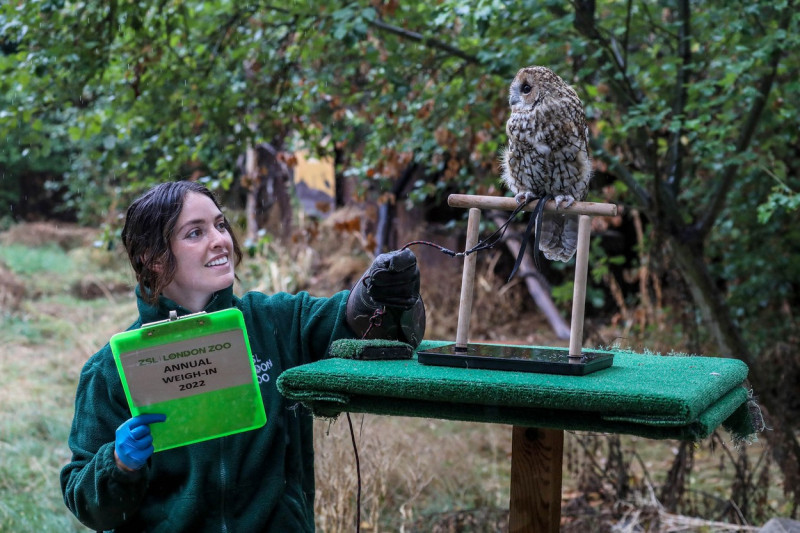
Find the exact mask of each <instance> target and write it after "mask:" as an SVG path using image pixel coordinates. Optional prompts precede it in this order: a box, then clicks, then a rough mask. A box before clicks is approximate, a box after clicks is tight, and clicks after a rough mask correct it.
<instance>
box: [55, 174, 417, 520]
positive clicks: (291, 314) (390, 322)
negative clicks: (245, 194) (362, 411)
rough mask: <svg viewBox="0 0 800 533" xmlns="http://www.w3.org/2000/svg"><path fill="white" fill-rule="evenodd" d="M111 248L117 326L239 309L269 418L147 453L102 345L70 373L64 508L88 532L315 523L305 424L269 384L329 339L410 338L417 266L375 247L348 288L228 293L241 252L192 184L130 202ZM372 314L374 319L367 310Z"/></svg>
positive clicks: (157, 418)
mask: <svg viewBox="0 0 800 533" xmlns="http://www.w3.org/2000/svg"><path fill="white" fill-rule="evenodd" d="M122 242H123V244H124V246H125V249H126V250H127V253H128V257H129V259H130V262H131V265H132V267H133V269H134V271H135V273H136V279H137V282H138V285H137V287H136V297H137V302H138V308H139V317H138V319H137V320H136V322H134V324H133V325H132V326H131V327H130V328H129V329H135V328H139V327H141V326H142V324H146V323H149V322H155V321H159V320H164V319H167V318H168V316H169V312H170V311H171V310H175V311H177V314H178V316H183V315H186V314H189V313H194V312H198V311H206V312H213V311H218V310H221V309H226V308H229V307H236V308H238V309H239V310H241V311H242V313H243V315H244V318H245V324H246V326H247V331H248V337H249V342H250V348H251V351H252V353H253V358H254V359H256V360H258V361H260V362H261V363H262V364H260V365H259V368H260V369H261V370H260V371H259V383H260V387H261V394H262V397H263V399H264V407H265V409H266V410H267V424H266V425H265V426H264V427H262V428H260V429H256V430H252V431H247V432H243V433H239V434H236V435H231V436H228V437H223V438H218V439H214V440H210V441H205V442H201V443H197V444H192V445H189V446H183V447H179V448H173V449H170V450H165V451H162V452H159V453H157V454H153V446H152V437H151V435H150V424H154V423H160V422H162V421H163V420H164V416H163V415H157V414H155V415H154V414H149V415H141V416H138V417H131V413H130V410H129V409H128V404H127V401H126V399H125V394H124V391H123V388H122V384H121V382H120V378H119V374H118V373H117V369H116V366H115V363H114V359H113V356H112V353H111V350H110V348H109V346H108V345H106V346H105V347H103V349H101V350H100V351H99V352H98V353H96V354H95V355H94V356H93V357H91V358H90V359H89V361H88V362H87V363H86V364H85V366H84V368H83V371H82V373H81V376H80V382H79V384H78V390H77V393H76V399H75V417H74V420H73V422H72V429H71V433H70V437H69V446H70V448H71V450H72V461H71V462H70V463H69V464H67V465H66V466H65V467H64V468H63V470H62V472H61V486H62V490H63V493H64V501H65V502H66V504H67V507H69V509H70V510H71V511H72V512H73V513H74V514H75V516H76V517H77V518H78V519H79V520H80V521H81V522H82V523H83V524H85V525H86V526H88V527H90V528H92V529H95V530H114V531H119V532H125V531H165V532H166V531H169V532H177V531H245V532H253V531H275V532H300V531H313V530H314V517H313V506H314V463H313V444H312V418H311V415H310V414H309V413H308V412H304V411H302V410H298V409H295V406H294V405H290V404H288V403H287V402H286V401H285V400H284V399H283V398H282V397H281V396H280V394H279V393H278V391H277V390H276V388H275V379H276V378H277V377H278V375H279V374H280V373H281V372H282V371H283V370H285V369H287V368H290V367H292V366H296V365H299V364H303V363H308V362H311V361H314V360H315V359H318V358H320V357H321V356H323V355H324V354H325V353H326V352H327V348H328V346H329V345H330V343H331V342H333V341H334V340H336V339H338V338H346V337H358V338H360V337H363V336H365V334H366V335H367V336H368V337H369V338H393V339H398V340H402V341H404V342H408V343H409V344H412V345H413V346H416V345H417V344H419V342H420V340H421V339H422V335H423V333H424V328H425V316H424V307H423V305H422V300H421V299H420V297H419V271H418V269H417V267H416V259H415V258H414V255H413V254H412V253H411V252H410V251H408V250H405V251H403V252H392V253H389V254H382V255H380V256H378V257H377V258H376V259H375V262H374V263H373V265H372V266H371V267H370V269H369V270H368V271H367V272H366V273H365V275H364V276H363V277H362V278H361V280H359V282H358V283H357V284H356V285H355V287H353V290H352V291H342V292H339V293H337V294H335V295H333V296H332V297H330V298H314V297H311V296H309V295H308V294H307V293H305V292H301V293H298V294H297V295H289V294H285V293H281V294H275V295H271V296H267V295H265V294H262V293H258V292H249V293H247V294H245V295H244V296H243V297H241V298H239V297H237V296H235V295H234V294H233V282H234V277H235V274H234V267H235V266H236V265H237V264H238V263H239V262H240V260H241V257H242V253H241V250H240V248H239V244H238V242H237V240H236V237H235V236H234V234H233V233H232V232H231V228H230V225H229V224H228V221H227V220H226V219H225V216H224V215H223V213H222V211H221V209H220V206H219V204H218V203H217V201H216V199H215V197H214V196H213V194H212V193H211V192H210V191H209V190H208V189H206V188H205V187H203V186H202V185H199V184H197V183H194V182H189V181H179V182H170V183H164V184H161V185H158V186H156V187H154V188H152V189H151V190H149V191H148V192H146V193H145V194H144V195H142V196H141V197H140V198H138V199H137V200H136V201H134V202H133V203H132V204H131V206H130V207H129V208H128V212H127V217H126V221H125V226H124V228H123V230H122ZM376 317H377V318H379V320H375V318H376Z"/></svg>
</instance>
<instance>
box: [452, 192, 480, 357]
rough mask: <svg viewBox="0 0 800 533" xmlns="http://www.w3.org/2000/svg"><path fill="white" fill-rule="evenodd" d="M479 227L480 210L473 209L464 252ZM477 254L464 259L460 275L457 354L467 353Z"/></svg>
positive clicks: (476, 240)
mask: <svg viewBox="0 0 800 533" xmlns="http://www.w3.org/2000/svg"><path fill="white" fill-rule="evenodd" d="M480 225H481V210H480V209H478V208H476V207H473V208H471V209H470V210H469V218H468V219H467V243H466V248H465V250H470V249H472V247H473V246H475V245H476V244H477V243H478V231H479V230H480ZM477 260H478V254H476V253H472V254H469V255H468V256H466V257H465V258H464V270H463V272H462V273H461V299H460V300H459V304H458V329H456V348H455V350H456V351H457V352H465V351H467V343H468V342H469V320H470V315H471V314H472V289H473V287H474V285H475V262H476V261H477Z"/></svg>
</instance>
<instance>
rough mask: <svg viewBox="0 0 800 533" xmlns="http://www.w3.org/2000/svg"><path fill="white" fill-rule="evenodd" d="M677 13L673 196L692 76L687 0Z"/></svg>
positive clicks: (680, 175)
mask: <svg viewBox="0 0 800 533" xmlns="http://www.w3.org/2000/svg"><path fill="white" fill-rule="evenodd" d="M678 15H679V16H680V19H681V25H680V28H679V30H678V55H679V56H680V58H681V63H680V65H679V66H678V75H677V79H676V80H675V102H674V103H673V105H672V116H673V118H675V119H679V120H680V121H681V126H680V127H679V128H678V131H675V132H672V137H671V139H670V149H669V150H670V151H669V154H668V156H667V186H668V187H669V191H670V193H671V194H672V195H673V196H677V194H678V191H679V190H680V184H681V180H682V179H683V154H684V149H683V144H681V137H682V136H683V132H684V128H683V112H684V109H685V107H686V101H687V99H688V89H687V87H688V86H689V83H690V81H691V76H692V67H691V64H692V48H691V37H692V36H691V26H690V21H689V18H690V17H691V13H690V9H689V0H680V2H679V5H678Z"/></svg>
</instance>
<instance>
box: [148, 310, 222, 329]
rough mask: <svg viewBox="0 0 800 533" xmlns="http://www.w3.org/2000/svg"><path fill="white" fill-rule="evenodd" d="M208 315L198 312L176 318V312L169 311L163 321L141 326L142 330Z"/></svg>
mask: <svg viewBox="0 0 800 533" xmlns="http://www.w3.org/2000/svg"><path fill="white" fill-rule="evenodd" d="M205 314H208V313H206V312H205V311H200V312H198V313H192V314H190V315H184V316H178V312H177V311H176V310H174V309H171V310H170V312H169V318H167V319H165V320H156V321H155V322H148V323H147V324H142V328H149V327H150V326H157V325H159V324H167V323H169V322H177V321H178V320H185V319H187V318H196V317H198V316H202V315H205ZM200 325H202V323H201V324H200Z"/></svg>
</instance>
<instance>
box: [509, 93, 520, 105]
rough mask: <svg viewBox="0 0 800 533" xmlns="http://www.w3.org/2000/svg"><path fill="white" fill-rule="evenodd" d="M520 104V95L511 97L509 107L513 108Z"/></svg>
mask: <svg viewBox="0 0 800 533" xmlns="http://www.w3.org/2000/svg"><path fill="white" fill-rule="evenodd" d="M518 103H519V95H518V94H514V95H511V97H510V98H509V99H508V105H510V106H512V107H513V106H515V105H517V104H518Z"/></svg>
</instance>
